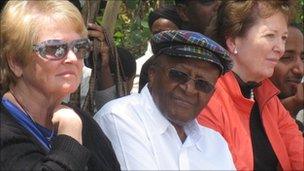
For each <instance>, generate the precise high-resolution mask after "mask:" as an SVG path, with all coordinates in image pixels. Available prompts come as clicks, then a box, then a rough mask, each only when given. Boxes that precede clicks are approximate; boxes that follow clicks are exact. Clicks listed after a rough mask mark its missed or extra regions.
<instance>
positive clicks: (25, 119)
mask: <svg viewBox="0 0 304 171" xmlns="http://www.w3.org/2000/svg"><path fill="white" fill-rule="evenodd" d="M2 104H3V106H4V107H5V108H6V109H7V110H8V111H9V114H11V116H13V117H14V118H15V119H16V121H17V122H18V123H19V124H20V125H21V126H23V127H24V128H25V129H26V130H27V131H28V132H30V133H31V134H32V135H33V136H34V137H35V138H36V139H37V140H38V142H39V143H40V144H41V145H42V146H43V147H44V149H45V150H46V151H47V152H49V151H50V149H51V144H50V143H49V141H48V140H47V139H46V138H45V136H44V135H43V134H42V133H41V131H40V130H39V129H38V128H37V126H36V124H35V123H34V122H33V120H32V119H31V118H30V117H29V116H27V115H26V114H25V113H24V112H23V111H22V110H20V109H19V108H18V107H17V106H16V105H14V104H13V103H12V102H10V101H9V100H8V99H5V98H2Z"/></svg>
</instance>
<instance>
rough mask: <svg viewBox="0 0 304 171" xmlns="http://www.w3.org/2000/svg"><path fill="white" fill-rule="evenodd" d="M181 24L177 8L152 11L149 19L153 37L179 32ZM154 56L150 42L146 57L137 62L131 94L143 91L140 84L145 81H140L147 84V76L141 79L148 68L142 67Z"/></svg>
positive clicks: (168, 7)
mask: <svg viewBox="0 0 304 171" xmlns="http://www.w3.org/2000/svg"><path fill="white" fill-rule="evenodd" d="M181 23H182V21H181V19H180V18H179V16H178V14H177V11H176V8H175V6H166V7H161V8H158V9H156V10H154V11H151V12H150V13H149V17H148V24H149V29H150V31H151V33H152V35H153V34H156V33H159V32H161V31H165V30H178V29H179V27H180V25H181ZM152 56H153V53H152V50H151V45H150V42H148V47H147V51H146V53H145V55H144V56H142V57H140V58H138V59H137V60H136V76H135V79H134V85H133V89H132V91H131V92H133V93H137V92H139V91H140V90H141V87H140V85H139V83H140V82H143V81H141V80H140V79H142V80H145V81H144V82H145V83H147V82H146V81H147V75H144V77H141V75H142V74H141V72H144V73H146V72H147V68H144V69H142V66H143V65H146V66H147V65H148V64H145V63H146V61H147V60H148V59H150V58H151V57H152Z"/></svg>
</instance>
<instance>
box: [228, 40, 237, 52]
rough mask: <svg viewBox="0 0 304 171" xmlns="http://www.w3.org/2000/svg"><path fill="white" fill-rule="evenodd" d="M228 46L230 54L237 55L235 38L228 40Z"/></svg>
mask: <svg viewBox="0 0 304 171" xmlns="http://www.w3.org/2000/svg"><path fill="white" fill-rule="evenodd" d="M226 45H227V50H228V52H230V53H231V54H235V52H237V47H236V43H235V39H234V38H232V37H229V38H227V39H226Z"/></svg>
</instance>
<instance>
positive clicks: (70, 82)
mask: <svg viewBox="0 0 304 171" xmlns="http://www.w3.org/2000/svg"><path fill="white" fill-rule="evenodd" d="M50 25H51V24H50ZM80 38H81V35H80V34H78V33H76V32H74V31H73V29H72V28H71V27H67V26H66V25H59V24H58V25H56V24H55V25H54V24H53V26H50V27H45V28H44V29H43V30H42V31H41V32H40V33H39V35H38V41H37V43H40V42H43V41H46V40H51V39H58V40H63V41H66V42H71V41H73V40H76V39H80ZM31 59H32V60H31V61H30V63H29V64H28V65H27V66H26V67H25V68H22V77H23V81H24V82H25V83H26V84H27V85H28V86H30V87H31V88H33V89H35V90H38V91H40V92H41V93H43V94H44V95H46V96H47V97H53V96H54V97H56V98H58V97H59V98H62V97H65V96H66V95H68V94H70V93H72V92H74V91H75V90H76V89H77V87H78V85H79V84H80V81H81V78H82V67H83V65H84V63H83V59H78V58H77V57H76V55H75V53H74V52H73V51H72V50H71V49H69V51H68V53H67V55H66V57H64V58H63V59H59V60H50V59H45V58H42V57H40V56H39V55H38V53H37V52H34V51H33V53H32V56H31Z"/></svg>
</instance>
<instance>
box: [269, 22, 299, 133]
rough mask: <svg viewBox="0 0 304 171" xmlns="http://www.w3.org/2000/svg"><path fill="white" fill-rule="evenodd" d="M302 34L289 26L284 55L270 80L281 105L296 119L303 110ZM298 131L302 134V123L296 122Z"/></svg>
mask: <svg viewBox="0 0 304 171" xmlns="http://www.w3.org/2000/svg"><path fill="white" fill-rule="evenodd" d="M303 46H304V45H303V33H302V32H301V30H300V29H299V28H297V26H296V25H289V27H288V38H287V40H286V47H285V53H284V55H283V56H282V58H280V60H279V62H278V64H277V65H276V67H275V68H274V73H273V75H272V77H271V78H270V79H271V81H272V82H273V83H274V85H275V86H277V88H278V89H279V90H280V94H279V95H278V97H279V98H280V99H281V102H282V104H283V105H284V106H285V108H286V109H287V110H288V111H289V112H290V114H291V116H292V117H293V118H294V119H296V116H297V114H298V113H299V111H300V110H301V109H303V108H304V94H303V90H304V83H303V82H302V83H301V80H302V78H303V75H304V48H303ZM296 122H297V124H298V126H299V129H300V130H301V131H302V132H303V131H304V126H303V123H301V122H300V121H297V120H296Z"/></svg>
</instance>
